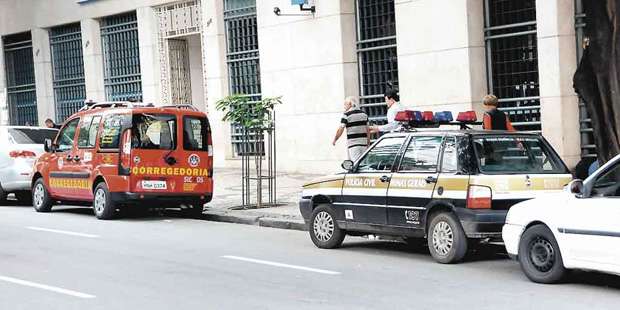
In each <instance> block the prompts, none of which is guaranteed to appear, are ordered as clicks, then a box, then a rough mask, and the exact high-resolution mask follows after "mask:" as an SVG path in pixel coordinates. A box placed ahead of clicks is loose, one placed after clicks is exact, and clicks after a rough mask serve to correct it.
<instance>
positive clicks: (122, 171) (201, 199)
mask: <svg viewBox="0 0 620 310" xmlns="http://www.w3.org/2000/svg"><path fill="white" fill-rule="evenodd" d="M212 177H213V148H212V140H211V129H210V126H209V120H208V118H207V115H206V114H205V113H203V112H200V111H198V110H197V109H196V108H194V107H193V106H191V105H173V106H158V107H155V106H153V105H152V104H140V103H134V102H101V103H91V104H89V105H87V106H85V107H84V108H83V109H82V110H80V111H79V112H77V113H75V114H74V115H71V116H70V117H69V118H68V119H67V121H65V123H64V125H63V126H62V128H61V129H60V131H59V133H58V135H57V136H56V138H55V139H54V140H53V141H52V140H50V139H46V141H45V153H44V154H43V155H41V157H39V158H38V159H37V160H36V162H35V163H34V167H33V173H32V181H31V184H32V201H33V207H34V209H35V210H36V211H37V212H49V211H51V209H52V207H53V205H54V204H57V203H58V202H65V203H66V202H69V203H78V204H84V203H87V204H92V206H93V210H94V213H95V216H96V217H97V218H99V219H112V218H114V217H115V216H116V211H117V209H119V208H121V207H125V206H134V207H135V206H141V207H157V208H166V207H172V208H175V207H176V208H178V207H182V209H183V210H184V211H185V212H186V213H188V214H189V215H192V216H199V215H200V214H202V211H203V206H204V204H205V203H207V202H209V201H211V198H212V194H213V179H212Z"/></svg>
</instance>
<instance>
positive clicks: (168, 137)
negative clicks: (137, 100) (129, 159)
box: [131, 114, 177, 150]
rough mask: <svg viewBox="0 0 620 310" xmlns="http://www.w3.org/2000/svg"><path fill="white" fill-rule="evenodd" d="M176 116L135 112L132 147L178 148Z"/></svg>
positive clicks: (151, 148) (153, 148) (152, 148)
mask: <svg viewBox="0 0 620 310" xmlns="http://www.w3.org/2000/svg"><path fill="white" fill-rule="evenodd" d="M176 132H177V122H176V117H175V116H174V115H171V114H134V116H133V127H132V129H131V134H132V137H131V147H132V148H135V149H150V150H173V149H176Z"/></svg>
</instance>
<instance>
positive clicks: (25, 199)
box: [15, 191, 32, 206]
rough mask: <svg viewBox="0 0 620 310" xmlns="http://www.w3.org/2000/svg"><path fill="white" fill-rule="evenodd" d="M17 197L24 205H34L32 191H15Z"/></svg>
mask: <svg viewBox="0 0 620 310" xmlns="http://www.w3.org/2000/svg"><path fill="white" fill-rule="evenodd" d="M15 198H17V202H19V203H20V204H22V205H25V206H29V205H32V193H30V192H27V191H21V192H15Z"/></svg>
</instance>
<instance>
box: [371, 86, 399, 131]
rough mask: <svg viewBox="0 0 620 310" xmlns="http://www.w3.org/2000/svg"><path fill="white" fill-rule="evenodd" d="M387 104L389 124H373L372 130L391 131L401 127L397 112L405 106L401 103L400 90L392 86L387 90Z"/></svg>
mask: <svg viewBox="0 0 620 310" xmlns="http://www.w3.org/2000/svg"><path fill="white" fill-rule="evenodd" d="M384 97H385V104H387V107H388V110H387V115H386V116H387V124H385V125H381V126H371V127H370V132H371V133H377V132H390V131H396V130H398V129H400V123H398V122H397V121H396V114H397V113H398V112H400V111H404V110H405V108H404V107H403V106H402V104H400V102H399V101H400V97H399V96H398V91H397V90H396V89H394V88H390V89H388V90H387V91H386V92H385V95H384Z"/></svg>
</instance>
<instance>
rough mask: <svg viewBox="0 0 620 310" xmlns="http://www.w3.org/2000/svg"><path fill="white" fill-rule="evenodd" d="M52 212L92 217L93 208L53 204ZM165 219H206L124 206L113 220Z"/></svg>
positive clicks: (180, 213) (174, 212)
mask: <svg viewBox="0 0 620 310" xmlns="http://www.w3.org/2000/svg"><path fill="white" fill-rule="evenodd" d="M52 213H65V214H75V215H81V216H89V217H94V216H95V215H94V213H93V209H92V208H91V207H90V206H66V205H62V206H55V207H54V208H53V209H52ZM166 219H197V220H203V219H206V216H204V215H203V216H202V217H201V218H195V217H194V218H190V217H188V216H187V215H186V214H185V213H183V212H182V211H181V210H179V209H151V208H145V207H124V208H120V209H119V210H118V211H117V215H116V218H115V219H114V220H117V221H118V220H120V221H123V220H127V221H142V222H146V221H161V220H166Z"/></svg>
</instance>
